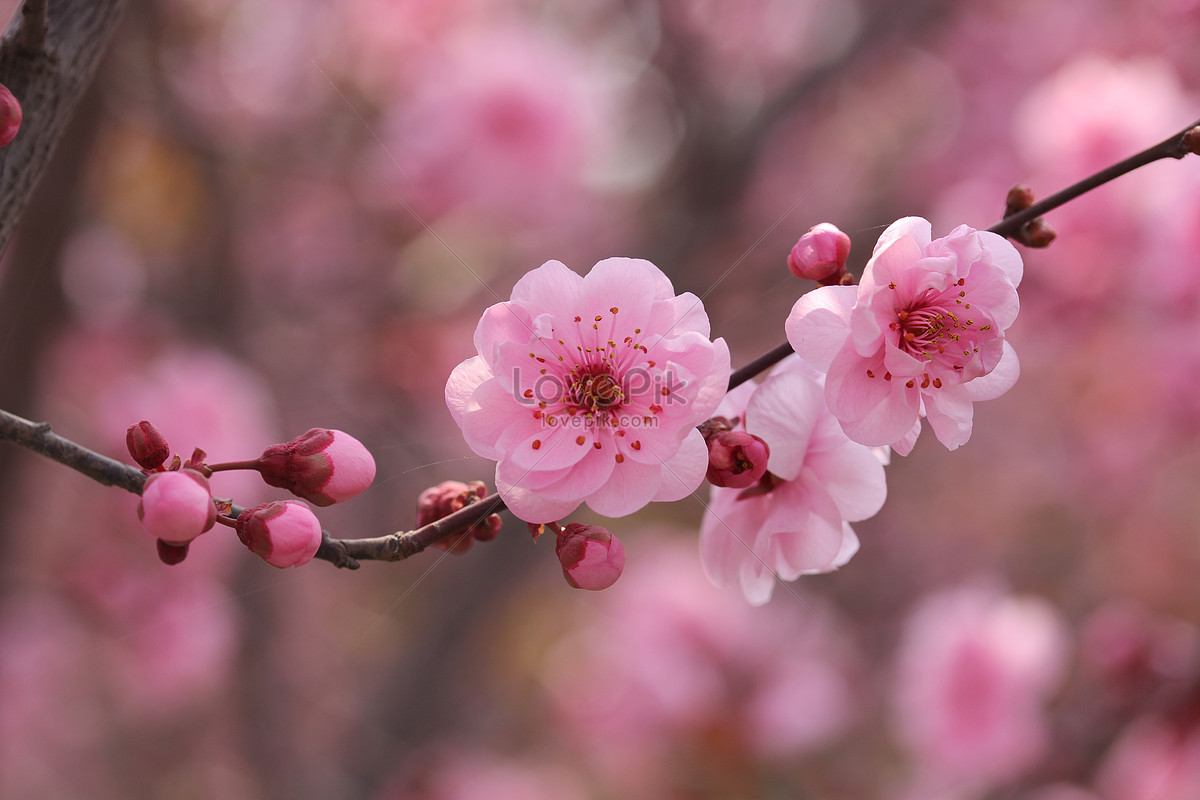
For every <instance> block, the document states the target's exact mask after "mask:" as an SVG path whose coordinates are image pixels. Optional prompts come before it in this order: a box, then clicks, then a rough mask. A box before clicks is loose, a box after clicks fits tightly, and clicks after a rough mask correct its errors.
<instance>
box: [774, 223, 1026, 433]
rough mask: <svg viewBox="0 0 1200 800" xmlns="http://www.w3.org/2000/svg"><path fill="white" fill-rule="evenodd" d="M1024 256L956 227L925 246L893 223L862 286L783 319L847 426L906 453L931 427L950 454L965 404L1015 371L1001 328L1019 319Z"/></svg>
mask: <svg viewBox="0 0 1200 800" xmlns="http://www.w3.org/2000/svg"><path fill="white" fill-rule="evenodd" d="M1022 270H1023V266H1022V263H1021V257H1020V255H1019V254H1018V253H1017V251H1016V248H1014V247H1013V246H1012V245H1011V244H1009V242H1008V241H1007V240H1005V239H1004V238H1002V237H1000V236H998V235H996V234H994V233H990V232H988V231H976V230H975V229H973V228H970V227H968V226H966V225H960V226H959V227H957V228H955V229H954V230H953V231H951V232H950V234H949V235H948V236H945V237H942V238H940V239H932V238H931V232H930V224H929V222H928V221H926V220H924V219H921V218H919V217H906V218H904V219H901V220H898V221H897V222H894V223H892V225H891V226H890V227H889V228H888V229H887V230H886V231H884V232H883V235H882V236H880V237H879V241H878V243H876V245H875V251H874V253H873V254H872V256H871V260H870V261H869V262H868V263H867V266H866V269H865V270H864V271H863V276H862V281H861V283H860V284H859V285H858V286H823V287H820V288H818V289H816V290H815V291H812V292H809V293H808V294H806V295H804V296H803V297H801V298H800V299H799V300H798V301H797V302H796V305H795V306H794V307H793V308H792V312H791V314H790V315H789V316H788V320H787V324H786V328H787V335H788V341H789V342H791V344H792V347H794V348H795V349H796V352H797V353H799V354H800V355H801V356H802V357H803V358H805V359H806V360H807V361H809V362H810V363H811V364H813V366H815V367H817V368H818V369H820V370H825V371H827V372H828V378H827V379H826V381H825V397H826V400H827V401H828V403H829V408H830V410H831V411H833V414H834V416H836V417H837V418H838V420H839V421H840V422H841V424H842V429H843V430H844V431H845V432H846V435H848V436H849V437H850V438H851V439H853V440H854V441H856V442H861V443H862V444H866V445H891V446H892V447H893V448H894V449H895V450H896V451H897V452H899V453H901V454H902V455H906V454H907V453H908V452H909V451H910V450H911V449H912V446H913V444H914V443H915V442H916V439H917V435H918V434H919V433H920V431H921V419H920V418H921V417H922V416H924V417H926V418H927V419H928V420H929V424H930V425H931V426H932V427H933V432H934V434H935V435H936V436H937V438H938V441H940V442H941V443H942V444H944V445H945V446H946V447H947V448H948V449H950V450H954V449H955V448H957V447H959V446H960V445H962V444H964V443H965V442H966V441H967V439H969V438H970V436H971V416H972V403H973V402H974V401H976V400H990V399H992V398H994V397H999V396H1000V395H1002V394H1004V393H1005V392H1006V391H1008V390H1009V388H1011V387H1012V385H1013V384H1014V383H1015V382H1016V380H1017V375H1018V373H1019V372H1020V365H1019V364H1018V362H1017V356H1016V353H1015V352H1014V351H1013V349H1012V347H1011V346H1010V345H1009V344H1008V342H1007V341H1006V340H1005V338H1004V332H1005V331H1006V330H1007V329H1008V327H1009V326H1010V325H1011V324H1012V323H1013V320H1015V319H1016V317H1017V311H1018V309H1019V301H1018V299H1017V285H1018V284H1019V283H1020V282H1021V273H1022Z"/></svg>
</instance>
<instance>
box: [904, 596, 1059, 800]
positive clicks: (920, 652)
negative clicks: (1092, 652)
mask: <svg viewBox="0 0 1200 800" xmlns="http://www.w3.org/2000/svg"><path fill="white" fill-rule="evenodd" d="M1066 645H1067V641H1066V633H1065V629H1064V624H1063V622H1062V620H1061V619H1060V618H1059V616H1058V614H1057V613H1056V612H1055V610H1054V609H1053V607H1051V606H1050V605H1049V604H1047V603H1046V602H1044V601H1042V600H1040V599H1037V598H1030V597H1014V596H1010V595H1006V594H1004V593H1002V592H1000V591H999V590H996V589H995V588H993V587H990V586H967V587H963V588H960V589H952V590H947V591H942V592H939V593H936V594H932V595H929V596H927V597H926V598H925V599H924V600H923V601H922V602H921V603H920V604H919V605H918V607H917V608H916V610H915V611H914V612H913V613H912V615H911V616H910V618H909V620H908V623H907V625H906V627H905V631H904V637H903V641H902V643H901V646H900V653H899V657H898V658H899V666H898V676H897V684H896V694H895V709H896V715H897V728H898V732H899V734H900V737H901V739H902V741H903V742H904V743H905V744H906V745H907V747H908V748H909V750H910V752H911V753H912V754H913V755H914V756H915V757H916V760H917V762H918V765H919V768H920V770H921V772H922V773H923V774H922V775H921V776H920V777H919V778H918V783H921V784H923V785H924V786H925V788H926V790H927V791H926V792H925V793H922V794H921V796H923V797H930V796H934V788H935V787H938V788H940V789H941V790H942V791H944V790H945V788H946V786H948V785H954V786H958V785H961V784H963V783H969V784H971V785H973V786H977V787H979V786H984V787H986V786H988V785H994V783H995V782H998V781H1002V780H1008V779H1011V778H1013V777H1016V776H1018V775H1020V774H1021V773H1022V772H1023V771H1024V770H1025V769H1027V768H1028V767H1030V766H1031V765H1032V764H1033V763H1034V762H1035V760H1036V759H1037V758H1038V757H1039V756H1041V755H1042V754H1043V753H1044V752H1045V751H1046V748H1047V746H1048V744H1049V730H1048V727H1047V723H1046V719H1045V714H1044V712H1043V709H1042V705H1043V703H1044V702H1045V700H1046V698H1047V696H1048V695H1049V694H1050V692H1051V691H1053V690H1054V689H1055V688H1056V687H1057V685H1058V683H1059V681H1060V680H1061V677H1062V671H1063V667H1064V665H1065V664H1064V662H1065V656H1066Z"/></svg>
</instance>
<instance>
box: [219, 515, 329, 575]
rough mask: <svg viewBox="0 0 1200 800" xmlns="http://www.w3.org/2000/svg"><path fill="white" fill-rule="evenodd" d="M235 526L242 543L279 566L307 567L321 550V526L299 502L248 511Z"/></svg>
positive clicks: (239, 517)
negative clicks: (303, 565) (305, 565)
mask: <svg viewBox="0 0 1200 800" xmlns="http://www.w3.org/2000/svg"><path fill="white" fill-rule="evenodd" d="M234 527H235V528H236V530H237V535H238V538H239V539H241V540H242V544H244V545H246V547H249V548H250V549H251V550H252V551H254V554H255V555H257V556H259V557H260V558H262V559H263V560H264V561H266V562H267V563H268V564H271V565H274V566H276V567H281V568H282V567H298V566H300V565H301V564H307V563H308V562H309V561H311V560H312V557H313V556H315V555H316V554H317V550H318V549H320V547H321V523H320V522H319V521H318V520H317V518H316V516H315V515H314V514H313V513H312V511H310V510H309V509H308V506H306V505H304V503H301V502H299V501H297V500H281V501H276V502H273V503H263V504H262V505H260V506H255V507H254V508H247V509H246V510H245V511H243V512H242V513H241V514H239V515H238V518H237V524H236V525H235V526H234Z"/></svg>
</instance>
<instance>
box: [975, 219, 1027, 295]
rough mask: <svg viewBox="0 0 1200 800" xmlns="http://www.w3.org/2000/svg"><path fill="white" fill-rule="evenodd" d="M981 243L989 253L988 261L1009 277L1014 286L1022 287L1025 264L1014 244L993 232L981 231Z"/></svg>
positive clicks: (979, 234) (979, 233)
mask: <svg viewBox="0 0 1200 800" xmlns="http://www.w3.org/2000/svg"><path fill="white" fill-rule="evenodd" d="M978 236H979V243H980V244H981V245H982V246H983V249H984V251H985V252H986V253H987V257H988V260H989V261H991V263H993V264H995V265H996V266H997V267H999V268H1000V269H1001V270H1002V271H1003V272H1004V274H1005V275H1007V276H1008V279H1009V281H1011V282H1012V285H1013V286H1014V287H1015V286H1020V285H1021V278H1022V277H1024V274H1025V263H1024V262H1023V261H1022V260H1021V254H1020V253H1019V252H1018V251H1017V248H1016V247H1014V246H1013V243H1012V242H1010V241H1009V240H1008V239H1005V238H1004V237H1003V236H1000V235H999V234H996V233H992V232H991V231H979V232H978Z"/></svg>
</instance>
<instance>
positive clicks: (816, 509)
mask: <svg viewBox="0 0 1200 800" xmlns="http://www.w3.org/2000/svg"><path fill="white" fill-rule="evenodd" d="M842 524H843V523H842V518H841V516H840V515H839V513H838V510H837V506H836V505H835V504H834V502H833V499H832V498H831V497H830V496H829V495H828V493H827V492H825V491H824V490H823V489H822V488H821V487H820V485H819V484H818V483H817V482H815V481H805V480H800V481H791V482H788V483H784V484H781V485H780V486H779V487H778V488H776V489H775V502H774V504H773V505H772V507H771V511H770V513H769V514H768V516H767V520H766V522H764V523H763V528H762V532H763V535H765V536H768V537H769V542H770V544H769V550H768V552H769V553H770V554H771V557H770V558H768V559H767V562H768V563H769V564H770V565H771V566H772V567H773V568H774V569H775V572H776V573H777V574H778V575H779V577H780V578H782V579H783V580H789V581H790V580H795V579H796V578H798V577H799V576H801V575H804V574H812V573H816V572H827V571H828V570H830V569H832V568H833V561H834V559H836V558H837V555H838V552H839V551H840V550H841V548H842Z"/></svg>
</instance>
